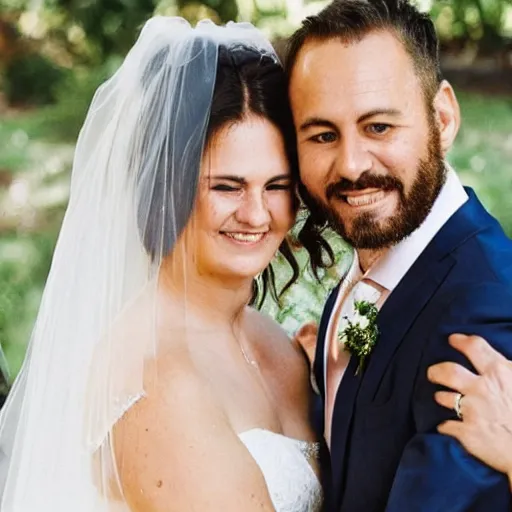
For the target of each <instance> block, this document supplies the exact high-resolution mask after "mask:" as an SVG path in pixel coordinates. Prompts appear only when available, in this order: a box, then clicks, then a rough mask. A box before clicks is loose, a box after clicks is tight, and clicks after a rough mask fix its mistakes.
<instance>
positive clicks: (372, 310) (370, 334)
mask: <svg viewBox="0 0 512 512" xmlns="http://www.w3.org/2000/svg"><path fill="white" fill-rule="evenodd" d="M378 313H379V310H378V309H377V307H376V306H375V304H373V303H372V302H368V301H366V300H360V301H355V302H354V312H353V315H352V316H351V317H350V318H349V317H348V316H346V317H343V320H344V326H343V329H342V330H341V331H340V333H339V334H338V342H339V343H340V344H342V345H343V347H344V349H345V350H348V351H349V352H350V354H351V355H352V356H354V357H357V358H359V365H358V366H357V370H356V375H359V374H360V373H362V371H363V369H364V365H365V362H366V359H367V357H368V356H369V355H370V354H371V353H372V350H373V347H375V344H376V343H377V340H378V338H379V328H378V326H377V315H378Z"/></svg>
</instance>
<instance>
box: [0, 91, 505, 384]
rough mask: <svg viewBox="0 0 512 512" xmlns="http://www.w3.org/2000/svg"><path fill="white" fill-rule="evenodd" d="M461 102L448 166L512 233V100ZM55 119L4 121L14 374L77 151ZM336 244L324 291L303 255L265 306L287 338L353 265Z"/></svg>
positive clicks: (34, 116) (3, 233) (7, 327)
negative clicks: (289, 280)
mask: <svg viewBox="0 0 512 512" xmlns="http://www.w3.org/2000/svg"><path fill="white" fill-rule="evenodd" d="M459 99H460V103H461V108H462V112H463V124H462V129H461V131H460V134H459V136H458V138H457V141H456V144H455V147H454V148H453V150H452V151H451V153H450V155H449V160H450V161H451V163H452V164H453V165H454V166H455V168H456V169H457V171H458V172H459V175H460V176H461V178H462V180H463V182H464V183H465V184H467V185H470V186H472V187H474V188H475V190H476V191H477V193H478V194H479V196H480V198H481V199H482V201H483V203H484V204H485V205H486V206H487V208H488V209H489V210H490V211H491V212H492V213H493V214H494V215H495V216H496V217H498V219H499V220H500V221H501V222H502V224H503V226H504V227H505V229H506V231H507V232H508V233H509V234H512V208H510V207H509V198H510V196H511V194H512V164H511V162H512V98H493V97H488V96H480V95H475V94H464V93H461V94H459ZM62 110H63V109H62V107H60V112H62ZM67 110H68V111H67V112H66V116H68V117H66V118H64V120H65V121H66V122H67V120H68V119H69V116H70V114H69V109H67ZM58 113H59V110H58V109H57V110H56V111H54V113H53V114H55V115H50V114H49V113H48V111H43V112H41V111H39V112H29V113H26V114H23V115H21V114H19V115H17V116H15V117H10V118H7V119H5V118H4V119H2V120H1V121H0V180H2V177H3V178H4V179H3V180H2V181H0V343H1V345H2V347H3V349H4V352H5V355H6V357H7V360H8V362H9V365H10V367H11V371H12V375H15V374H16V372H17V371H18V369H19V367H20V364H21V361H22V359H23V355H24V351H25V346H26V342H27V340H28V338H29V335H30V331H31V328H32V323H33V321H34V318H35V315H36V312H37V308H38V304H39V301H40V297H41V292H42V289H43V286H44V282H45V280H46V275H47V272H48V269H49V264H50V259H51V254H52V251H53V246H54V243H55V240H56V236H57V231H58V227H59V225H60V220H61V218H62V213H63V209H64V205H65V199H66V193H67V189H68V180H69V172H68V170H69V168H70V162H71V156H72V150H73V147H72V145H70V144H69V143H68V142H65V140H64V139H63V138H62V137H61V136H56V134H57V133H62V132H63V131H66V130H65V129H64V128H65V127H64V125H63V124H62V123H59V117H58ZM75 124H76V123H75ZM57 125H58V130H54V129H53V127H55V126H57ZM73 126H75V125H73ZM66 139H67V138H66ZM6 219H7V221H6ZM14 220H15V221H16V222H14ZM333 241H334V243H335V246H336V250H337V254H338V263H337V266H336V268H335V269H333V270H331V271H330V272H329V273H327V274H326V275H325V276H324V279H323V281H322V285H319V284H318V283H317V282H316V281H315V280H314V278H313V276H312V275H311V272H310V271H309V269H308V266H307V258H306V257H305V255H304V253H303V252H299V253H298V259H299V262H300V265H301V279H300V281H299V283H298V284H296V285H295V286H293V287H292V288H291V289H290V290H289V291H288V292H287V293H286V295H285V296H284V297H283V298H282V303H281V304H280V305H279V306H278V305H276V304H275V303H272V302H271V301H269V300H267V301H266V303H265V310H266V311H267V312H269V313H270V314H271V315H272V316H274V317H275V318H276V319H277V320H278V321H279V322H280V323H281V324H282V325H283V327H284V328H285V329H286V330H287V331H288V332H289V333H293V332H294V331H295V330H296V329H297V328H298V327H299V326H300V325H302V324H303V323H305V322H308V321H311V320H318V318H319V315H320V313H321V310H322V307H323V303H324V301H325V298H326V295H327V294H328V292H329V290H330V289H331V287H332V286H333V285H334V284H335V283H336V281H337V279H338V277H339V275H340V274H341V273H342V272H343V271H344V269H345V268H346V266H347V265H348V263H349V262H350V258H351V256H350V250H349V248H347V247H346V246H345V244H343V242H341V241H340V240H339V239H337V238H335V237H333ZM275 268H276V273H277V278H278V282H279V283H283V282H284V281H285V280H286V277H287V275H288V274H287V272H288V269H287V267H286V264H285V263H283V262H282V261H280V260H277V261H276V262H275ZM0 364H1V359H0Z"/></svg>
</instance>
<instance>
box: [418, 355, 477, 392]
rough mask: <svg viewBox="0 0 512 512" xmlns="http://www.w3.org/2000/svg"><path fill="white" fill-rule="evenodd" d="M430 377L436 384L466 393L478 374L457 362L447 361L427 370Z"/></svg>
mask: <svg viewBox="0 0 512 512" xmlns="http://www.w3.org/2000/svg"><path fill="white" fill-rule="evenodd" d="M427 376H428V379H429V380H430V382H433V383H434V384H440V385H441V386H445V387H447V388H451V389H454V390H456V391H459V392H460V393H462V394H465V393H466V391H467V390H468V389H469V388H470V387H471V386H472V385H473V384H474V382H475V379H478V376H477V375H475V374H474V373H472V372H470V371H469V370H468V369H467V368H464V366H461V365H460V364H457V363H451V362H445V363H438V364H435V365H433V366H431V367H430V368H429V369H428V372H427Z"/></svg>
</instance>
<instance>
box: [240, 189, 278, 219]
mask: <svg viewBox="0 0 512 512" xmlns="http://www.w3.org/2000/svg"><path fill="white" fill-rule="evenodd" d="M235 218H236V220H237V221H238V222H240V223H241V224H245V225H247V226H251V227H253V228H259V227H262V226H267V225H268V224H269V222H270V220H271V216H270V212H269V209H268V205H267V202H266V200H265V198H264V197H263V194H262V193H261V191H256V190H254V191H247V193H246V194H244V197H243V199H242V201H241V203H240V204H239V207H238V209H237V211H236V213H235Z"/></svg>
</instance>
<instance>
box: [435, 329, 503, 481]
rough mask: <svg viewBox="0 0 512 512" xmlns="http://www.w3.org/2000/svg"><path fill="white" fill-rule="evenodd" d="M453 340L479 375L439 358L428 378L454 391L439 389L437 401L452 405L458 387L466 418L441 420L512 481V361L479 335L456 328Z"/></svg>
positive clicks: (450, 432)
mask: <svg viewBox="0 0 512 512" xmlns="http://www.w3.org/2000/svg"><path fill="white" fill-rule="evenodd" d="M449 342H450V345H452V346H453V347H454V348H455V349H457V350H458V351H459V352H461V353H462V354H464V355H465V356H466V357H467V358H468V360H469V361H470V362H471V363H472V365H473V366H474V368H475V369H476V371H477V372H478V373H479V375H475V374H474V373H472V372H470V371H469V370H468V369H466V368H464V367H463V366H461V365H458V364H456V363H450V362H445V363H439V364H436V365H434V366H431V367H430V368H429V370H428V378H429V380H430V381H432V382H433V383H435V384H440V385H442V386H445V387H447V388H451V389H453V390H454V392H451V391H438V392H437V393H436V394H435V399H436V401H437V402H438V403H439V404H440V405H442V406H444V407H447V408H448V409H453V408H454V404H455V399H456V396H457V394H458V393H461V394H462V396H463V398H462V400H461V402H460V412H461V414H462V421H446V422H445V423H442V424H441V425H439V427H438V430H439V432H441V433H443V434H447V435H450V436H453V437H455V438H456V439H458V440H459V441H460V443H461V444H462V445H463V446H464V448H465V449H466V450H467V451H468V452H470V453H471V454H472V455H474V456H476V457H478V458H479V459H481V460H482V461H483V462H485V463H486V464H488V465H489V466H491V467H493V468H494V469H496V470H498V471H501V472H503V473H506V474H507V475H508V476H509V480H510V481H511V485H512V363H511V362H510V361H508V360H507V359H506V358H505V357H503V356H502V355H501V354H500V353H499V352H497V351H496V350H494V349H493V348H492V347H491V346H490V345H489V344H488V343H487V342H486V341H485V340H484V339H482V338H480V337H478V336H464V335H461V334H454V335H452V336H450V339H449Z"/></svg>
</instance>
